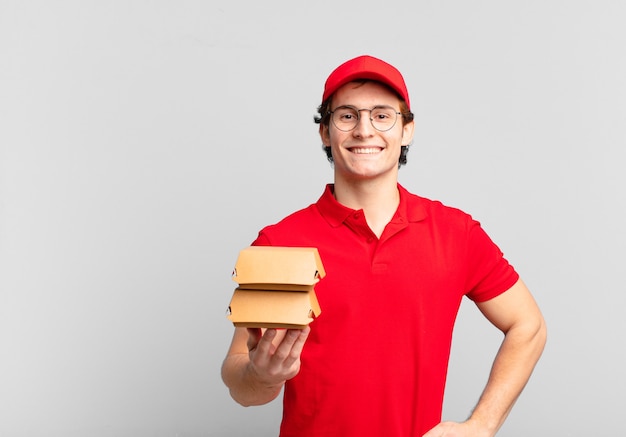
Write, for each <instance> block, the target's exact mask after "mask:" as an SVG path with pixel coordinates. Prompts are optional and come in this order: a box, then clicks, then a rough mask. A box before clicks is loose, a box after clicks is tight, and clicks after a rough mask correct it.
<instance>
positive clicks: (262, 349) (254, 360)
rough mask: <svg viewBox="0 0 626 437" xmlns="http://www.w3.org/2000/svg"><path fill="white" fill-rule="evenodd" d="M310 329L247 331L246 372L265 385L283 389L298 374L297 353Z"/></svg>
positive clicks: (298, 358)
mask: <svg viewBox="0 0 626 437" xmlns="http://www.w3.org/2000/svg"><path fill="white" fill-rule="evenodd" d="M310 331H311V328H309V327H308V326H307V327H306V328H304V329H287V330H285V331H278V330H276V329H273V328H272V329H267V330H266V331H265V333H262V331H261V329H260V328H248V343H247V345H248V351H249V352H248V355H249V357H250V364H249V370H250V371H251V372H252V373H253V374H254V377H255V379H257V381H259V382H260V383H262V384H264V385H266V386H268V387H274V386H282V385H283V384H284V383H285V381H287V380H289V379H291V378H293V377H294V376H296V375H297V374H298V372H299V371H300V354H301V353H302V349H303V347H304V343H305V342H306V339H307V337H308V336H309V332H310Z"/></svg>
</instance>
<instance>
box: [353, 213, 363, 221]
mask: <svg viewBox="0 0 626 437" xmlns="http://www.w3.org/2000/svg"><path fill="white" fill-rule="evenodd" d="M352 217H354V219H355V220H358V219H360V218H361V213H359V212H355V213H354V215H353V216H352Z"/></svg>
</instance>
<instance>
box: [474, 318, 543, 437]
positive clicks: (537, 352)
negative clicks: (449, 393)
mask: <svg viewBox="0 0 626 437" xmlns="http://www.w3.org/2000/svg"><path fill="white" fill-rule="evenodd" d="M545 341H546V328H545V323H544V321H543V319H539V320H537V321H536V322H535V323H530V324H527V325H525V326H519V327H514V328H511V329H510V330H509V331H508V332H507V333H506V335H505V338H504V341H503V342H502V346H501V347H500V350H499V351H498V354H497V356H496V359H495V360H494V364H493V367H492V369H491V373H490V375H489V380H488V382H487V385H486V387H485V390H484V391H483V394H482V395H481V398H480V400H479V402H478V404H477V405H476V408H475V409H474V411H473V412H472V415H471V416H470V418H469V419H468V421H467V422H469V423H472V424H473V425H475V429H479V430H481V433H480V435H481V436H482V435H484V436H494V435H495V434H496V432H497V431H498V429H500V427H501V426H502V424H503V423H504V421H505V419H506V417H507V416H508V414H509V412H510V411H511V409H512V408H513V405H514V403H515V401H516V400H517V398H518V397H519V395H520V393H521V392H522V390H523V389H524V386H525V385H526V383H527V382H528V379H529V378H530V375H531V373H532V371H533V369H534V367H535V364H536V363H537V361H538V360H539V357H540V356H541V353H542V351H543V347H544V345H545Z"/></svg>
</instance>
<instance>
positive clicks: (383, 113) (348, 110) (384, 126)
mask: <svg viewBox="0 0 626 437" xmlns="http://www.w3.org/2000/svg"><path fill="white" fill-rule="evenodd" d="M361 111H369V113H370V116H369V119H370V121H371V122H372V126H373V127H374V129H376V130H377V131H380V132H386V131H388V130H390V129H391V128H392V127H394V126H395V125H396V122H397V121H398V115H399V114H401V112H397V111H396V110H395V109H394V108H392V107H391V106H374V107H373V108H372V109H357V108H355V107H354V106H339V107H338V108H335V110H334V111H328V112H329V114H330V116H331V119H332V120H333V124H334V125H335V127H336V128H337V129H339V130H340V131H343V132H350V131H351V130H352V129H354V128H355V127H356V126H357V125H358V124H359V120H361Z"/></svg>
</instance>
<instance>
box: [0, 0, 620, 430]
mask: <svg viewBox="0 0 626 437" xmlns="http://www.w3.org/2000/svg"><path fill="white" fill-rule="evenodd" d="M624 22H626V6H625V4H624V3H623V2H620V1H603V0H594V1H571V0H570V1H565V0H563V1H557V0H541V1H535V0H530V1H525V2H510V1H496V0H491V1H472V2H467V1H463V0H454V1H453V0H450V1H414V2H408V1H407V2H403V4H402V3H401V2H388V3H384V2H380V1H377V2H373V1H364V2H359V3H355V2H337V1H318V2H302V3H301V2H295V1H286V0H285V1H282V2H272V1H269V2H253V1H245V2H242V1H223V2H216V1H208V2H207V1H106V2H105V1H101V2H82V1H55V2H52V1H50V2H44V1H39V2H35V1H13V2H11V1H0V436H2V437H4V436H65V437H72V436H95V437H100V436H103V437H104V436H172V437H174V436H240V435H255V436H272V435H276V432H277V427H278V424H279V421H280V403H279V402H274V403H272V404H270V405H268V406H264V407H258V408H248V409H245V408H242V407H239V406H238V405H236V404H235V403H234V402H233V401H232V400H231V399H230V397H229V396H228V393H227V390H226V389H225V387H224V386H223V385H222V383H221V380H220V377H219V368H220V365H221V361H222V358H223V356H224V354H225V352H226V349H227V347H228V344H229V341H230V336H231V332H232V326H231V325H230V323H229V322H228V321H227V320H226V318H225V310H226V307H227V305H228V301H229V299H230V296H231V294H232V290H233V288H234V283H233V281H232V280H231V278H230V273H231V271H232V268H233V266H234V263H235V260H236V256H237V253H238V251H239V250H240V249H241V248H243V247H245V246H247V245H249V244H250V242H251V241H252V240H253V239H254V238H255V236H256V233H257V232H258V230H259V229H260V228H261V227H262V226H264V225H266V224H269V223H273V222H275V221H277V220H279V219H280V218H282V217H283V216H285V215H286V214H288V213H290V212H292V211H294V210H296V209H299V208H301V207H304V206H306V205H308V204H309V203H311V202H314V201H315V200H316V199H317V198H318V196H319V195H320V194H321V192H322V188H323V185H324V184H325V183H326V182H329V181H330V180H331V179H332V170H331V168H330V166H329V165H328V163H327V162H326V160H325V157H324V155H323V153H322V152H321V150H320V147H321V144H320V140H319V138H318V136H317V131H316V128H317V126H316V125H314V124H313V122H312V117H313V115H314V114H315V109H316V107H317V105H318V104H319V103H320V101H319V100H320V97H321V91H322V85H323V82H324V80H325V78H326V76H327V75H328V73H329V72H330V71H331V70H332V68H334V67H335V66H336V65H338V64H339V63H340V62H342V61H344V60H346V59H348V58H350V57H353V56H357V55H360V54H363V53H369V54H372V55H374V56H378V57H381V58H383V59H385V60H388V61H389V62H391V63H393V64H395V65H397V66H398V67H399V68H400V70H401V71H402V72H403V73H404V75H405V79H406V81H407V83H408V86H409V90H410V93H411V98H412V102H413V105H412V106H413V110H414V112H415V114H416V124H417V127H416V136H415V141H414V145H413V148H412V150H411V153H410V154H409V164H408V165H407V166H406V167H404V168H403V169H402V170H401V172H400V178H401V183H402V184H403V185H404V186H406V187H407V188H409V189H410V190H411V191H414V192H417V193H419V194H421V195H424V196H428V197H431V198H434V199H439V200H442V201H443V202H444V203H446V204H449V205H453V206H456V207H459V208H461V209H464V210H465V211H467V212H469V213H471V214H472V215H473V216H474V217H475V218H477V219H478V220H480V221H481V222H482V224H483V226H484V227H485V228H486V230H487V231H488V233H489V234H490V235H491V236H492V238H493V239H494V240H495V241H496V242H497V243H498V244H499V246H500V247H501V248H502V249H503V251H504V252H505V254H506V256H507V257H508V258H509V259H510V260H511V261H512V262H513V263H514V265H515V266H516V268H517V269H518V270H519V272H520V273H521V274H522V277H523V278H524V279H525V281H526V282H527V284H528V285H529V287H530V288H531V290H532V291H533V292H534V294H535V296H536V298H537V300H538V302H539V304H540V305H541V307H542V309H543V311H544V313H545V316H546V318H547V321H548V325H549V328H550V331H549V343H548V347H547V349H546V352H545V354H544V357H543V360H542V361H541V362H540V365H539V366H538V368H537V370H536V373H535V374H534V376H533V378H532V380H531V383H530V385H529V386H528V387H527V389H526V391H525V392H524V394H523V396H522V397H521V399H520V400H519V402H518V404H517V406H516V408H515V409H514V411H513V413H512V414H511V416H510V419H509V421H508V422H507V424H506V425H505V426H504V428H503V429H502V431H501V433H500V435H502V436H529V435H532V436H551V437H552V436H560V437H562V436H588V435H609V434H611V432H621V431H622V430H623V420H622V416H623V410H624V407H625V406H626V404H625V402H624V399H623V393H624V392H625V391H626V384H625V379H624V370H623V369H624V368H626V357H625V354H624V346H623V336H624V332H625V328H626V322H625V318H624V303H625V300H626V299H625V297H624V291H625V289H624V288H625V287H624V282H623V272H624V262H625V261H626V258H625V255H624V252H625V249H626V232H625V231H624V225H623V221H624V213H625V212H626V196H625V195H624V189H625V187H626V178H625V176H624V171H623V167H624V152H623V148H624V146H625V145H626V123H625V121H626V106H625V102H626V84H625V81H624V78H625V77H626V57H625V56H624V42H625V40H626V30H625V29H626V28H625V27H624ZM372 324H373V329H375V321H372ZM499 341H500V335H499V334H498V333H497V332H496V331H495V330H494V329H493V328H491V327H490V326H489V325H488V323H487V322H486V321H484V320H483V319H482V318H481V316H480V315H479V314H478V311H476V310H475V308H474V307H473V305H471V304H470V303H465V304H464V305H463V306H462V308H461V312H460V315H459V320H458V324H457V330H456V332H455V338H454V347H453V352H452V358H451V367H450V375H449V386H448V390H447V398H446V403H445V409H444V410H445V411H444V416H445V418H446V419H453V420H462V419H464V418H465V417H466V416H467V414H468V413H469V411H470V409H471V408H472V406H473V405H474V403H475V401H476V399H477V397H478V395H479V392H480V390H481V388H482V386H483V384H484V382H485V379H486V377H487V373H488V370H489V365H490V363H491V359H492V357H493V355H494V353H495V352H496V349H497V347H498V344H499ZM367 346H370V345H367V344H365V347H367ZM385 352H386V351H384V350H382V351H381V353H385ZM398 359H401V357H400V356H399V357H398Z"/></svg>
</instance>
